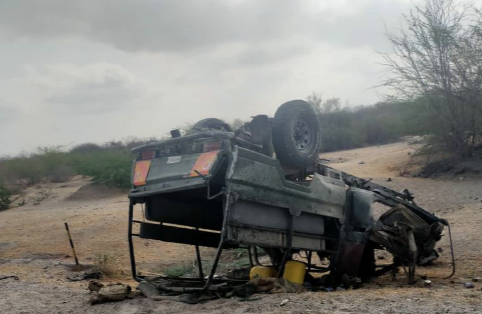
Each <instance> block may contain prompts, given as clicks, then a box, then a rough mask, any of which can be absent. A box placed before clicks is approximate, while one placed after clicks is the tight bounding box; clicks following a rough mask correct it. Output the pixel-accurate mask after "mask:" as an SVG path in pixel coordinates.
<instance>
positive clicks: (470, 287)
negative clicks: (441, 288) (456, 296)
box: [464, 282, 474, 289]
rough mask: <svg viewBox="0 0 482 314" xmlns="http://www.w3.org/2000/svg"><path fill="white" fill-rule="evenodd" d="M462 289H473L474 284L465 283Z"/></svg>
mask: <svg viewBox="0 0 482 314" xmlns="http://www.w3.org/2000/svg"><path fill="white" fill-rule="evenodd" d="M464 288H467V289H472V288H474V284H473V283H471V282H466V283H464Z"/></svg>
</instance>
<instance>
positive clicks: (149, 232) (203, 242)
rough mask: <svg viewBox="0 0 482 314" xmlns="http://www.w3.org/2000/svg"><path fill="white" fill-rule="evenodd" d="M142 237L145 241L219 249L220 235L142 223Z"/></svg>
mask: <svg viewBox="0 0 482 314" xmlns="http://www.w3.org/2000/svg"><path fill="white" fill-rule="evenodd" d="M140 237H141V238H144V239H151V240H160V241H164V242H174V243H182V244H191V245H199V246H206V247H214V248H215V247H218V245H219V241H220V239H221V235H220V233H214V232H207V231H202V230H193V229H187V228H178V227H174V226H165V225H160V224H152V223H145V222H142V223H141V227H140Z"/></svg>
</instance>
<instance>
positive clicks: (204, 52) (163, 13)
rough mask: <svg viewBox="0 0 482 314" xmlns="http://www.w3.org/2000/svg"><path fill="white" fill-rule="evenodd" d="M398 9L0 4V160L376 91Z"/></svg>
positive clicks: (400, 5) (380, 0)
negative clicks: (316, 97)
mask: <svg viewBox="0 0 482 314" xmlns="http://www.w3.org/2000/svg"><path fill="white" fill-rule="evenodd" d="M413 2H417V1H416V0H414V1H409V0H356V1H355V0H350V1H348V0H346V1H342V0H336V1H334V0H317V1H309V0H304V1H295V0H292V1H282V0H267V1H264V0H259V1H254V0H253V1H241V0H203V1H187V0H175V1H174V0H172V1H167V0H142V1H141V0H118V1H114V0H110V1H109V0H106V1H100V0H68V1H66V0H41V1H40V0H39V1H35V0H30V1H27V0H0V156H1V155H6V154H16V153H19V152H21V151H32V150H34V149H35V147H37V146H45V145H68V144H70V146H69V147H72V146H75V145H76V144H80V143H84V142H96V143H102V142H105V141H108V140H113V139H116V140H120V139H122V138H125V137H127V136H137V137H151V136H161V135H163V134H165V133H166V132H168V131H169V130H170V129H172V128H174V127H176V126H178V125H181V124H182V123H184V122H195V121H197V120H200V119H202V118H205V117H219V118H222V119H225V120H227V121H232V120H233V119H234V118H242V119H246V118H248V117H249V116H251V115H255V114H260V113H265V114H269V115H273V114H274V112H275V111H276V108H277V107H278V106H279V105H280V104H281V103H283V102H285V101H288V100H291V99H300V98H301V99H305V98H306V97H307V96H308V95H309V94H311V93H312V92H317V93H321V94H322V95H323V96H324V97H325V98H328V97H333V96H335V97H339V98H341V99H342V100H343V101H348V102H349V103H350V104H352V105H360V104H371V103H374V102H376V101H377V100H379V99H380V98H381V95H383V93H384V91H383V90H381V89H373V88H372V87H373V86H374V85H376V84H377V83H379V82H380V80H381V76H382V75H383V68H382V66H380V65H379V64H378V63H379V62H381V61H382V60H381V57H380V56H379V55H378V54H377V51H384V52H389V51H390V46H389V45H388V43H387V40H386V39H385V36H384V32H385V27H388V28H394V27H398V25H399V21H400V16H401V14H403V13H407V12H408V10H409V8H410V7H411V6H412V5H413Z"/></svg>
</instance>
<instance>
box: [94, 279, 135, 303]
mask: <svg viewBox="0 0 482 314" xmlns="http://www.w3.org/2000/svg"><path fill="white" fill-rule="evenodd" d="M88 289H89V290H90V291H91V292H92V294H91V297H90V304H98V303H104V302H116V301H123V300H125V299H126V298H129V299H131V298H134V297H135V295H136V293H135V292H133V291H132V288H131V287H130V286H129V285H125V284H122V283H114V284H108V285H104V284H102V283H100V282H98V281H91V282H89V287H88Z"/></svg>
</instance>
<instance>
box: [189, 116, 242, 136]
mask: <svg viewBox="0 0 482 314" xmlns="http://www.w3.org/2000/svg"><path fill="white" fill-rule="evenodd" d="M210 130H219V131H223V130H224V131H227V132H233V130H232V129H231V127H230V126H229V124H227V123H226V122H224V121H223V120H220V119H216V118H206V119H202V120H199V121H198V122H196V123H195V124H194V125H193V126H192V129H191V133H197V132H203V131H210Z"/></svg>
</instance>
